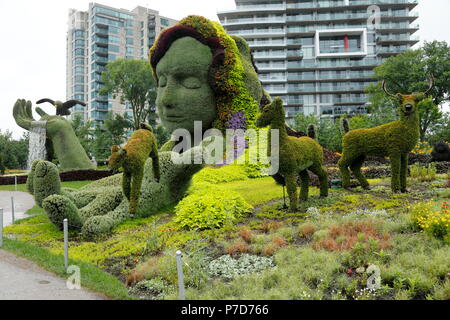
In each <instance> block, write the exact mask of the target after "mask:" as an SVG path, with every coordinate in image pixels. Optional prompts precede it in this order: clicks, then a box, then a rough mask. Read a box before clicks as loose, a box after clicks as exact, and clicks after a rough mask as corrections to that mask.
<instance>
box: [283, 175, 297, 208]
mask: <svg viewBox="0 0 450 320" xmlns="http://www.w3.org/2000/svg"><path fill="white" fill-rule="evenodd" d="M296 180H297V175H296V174H290V175H287V176H286V187H287V193H288V196H289V208H290V210H291V211H296V210H297V201H298V200H297V199H298V196H297V181H296Z"/></svg>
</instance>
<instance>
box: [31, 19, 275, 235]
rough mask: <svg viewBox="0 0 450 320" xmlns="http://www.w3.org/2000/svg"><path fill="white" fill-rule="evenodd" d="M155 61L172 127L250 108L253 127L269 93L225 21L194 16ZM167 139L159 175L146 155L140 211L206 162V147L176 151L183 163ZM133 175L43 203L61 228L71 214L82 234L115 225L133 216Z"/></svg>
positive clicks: (216, 123)
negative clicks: (261, 103) (227, 30)
mask: <svg viewBox="0 0 450 320" xmlns="http://www.w3.org/2000/svg"><path fill="white" fill-rule="evenodd" d="M150 60H151V63H152V68H153V72H154V76H155V78H156V80H157V83H158V89H157V99H156V105H157V107H158V111H159V114H160V117H161V121H162V123H163V125H164V126H165V127H166V128H168V129H169V131H170V132H171V133H173V131H175V130H177V129H185V131H187V132H189V133H190V134H193V133H194V132H193V131H194V121H202V126H203V131H206V130H208V129H211V128H217V129H220V130H225V129H227V128H228V127H229V126H230V123H229V122H230V121H231V119H233V116H236V114H239V115H243V122H244V123H245V125H246V126H248V127H252V126H253V127H254V120H255V117H256V114H257V112H258V106H259V103H260V101H261V99H262V97H263V96H266V93H265V92H264V90H263V88H262V85H261V83H260V81H259V79H258V77H257V74H256V71H255V69H254V68H253V64H252V61H251V54H250V49H249V47H248V45H247V44H246V42H245V40H243V39H241V38H239V37H231V36H229V35H228V34H226V32H225V30H224V29H223V27H222V26H221V25H220V24H218V23H215V22H212V21H209V20H207V19H205V18H203V17H198V16H189V17H187V18H185V19H183V20H181V21H180V22H179V24H177V25H176V26H174V27H171V28H166V29H165V30H164V31H163V32H162V33H161V34H160V37H159V38H158V39H157V41H155V44H154V46H153V47H152V50H151V54H150ZM266 99H267V96H266ZM243 129H245V128H243ZM166 146H169V147H163V148H161V150H160V152H159V155H158V156H159V166H160V171H161V174H160V176H161V178H160V180H159V182H158V181H157V179H156V178H157V177H156V174H155V173H154V172H155V168H154V163H155V162H156V161H153V159H152V158H148V159H147V161H146V162H145V166H144V174H143V180H142V186H141V192H140V197H139V199H138V200H136V207H135V208H134V209H132V208H130V209H131V210H133V211H135V212H136V214H137V215H139V216H146V215H150V214H153V213H155V212H158V211H159V210H162V209H164V208H166V207H169V206H172V205H174V204H176V203H177V202H178V201H180V200H181V199H182V198H183V196H184V195H185V192H186V190H187V188H188V187H189V184H190V181H191V177H192V175H194V174H195V173H196V172H198V171H199V170H201V169H202V168H203V164H202V159H197V158H196V157H197V156H198V155H200V156H201V155H202V150H199V149H198V148H202V147H201V146H195V147H192V148H191V149H189V150H187V151H185V152H183V153H181V154H178V155H175V157H176V158H177V160H180V161H177V162H176V163H174V162H173V161H172V159H173V158H175V157H173V155H174V154H175V153H174V152H172V148H170V144H167V145H166ZM117 155H118V154H116V156H117ZM147 156H148V154H147ZM180 156H181V158H183V159H186V160H183V159H180V158H179V157H180ZM118 162H121V161H118ZM125 163H126V161H125ZM124 167H125V165H124ZM129 169H130V170H131V167H130V168H129ZM127 180H129V178H128V177H127V176H126V174H124V175H122V174H118V175H115V176H112V177H109V178H105V179H102V180H99V181H95V182H93V183H91V184H89V185H87V186H85V187H83V188H81V189H79V190H67V189H63V190H61V192H60V193H59V194H53V195H51V196H49V197H47V198H46V199H45V200H44V201H43V203H42V207H43V208H44V209H45V211H46V212H47V214H48V216H49V217H50V219H51V220H52V221H53V222H54V223H55V224H56V225H58V226H60V227H61V226H62V219H63V218H64V217H66V218H68V219H69V220H70V221H72V223H71V225H72V226H74V225H75V226H76V227H79V228H81V230H82V232H83V233H101V232H108V231H111V230H112V228H114V227H115V226H117V225H118V224H119V223H121V222H122V221H123V220H124V219H127V218H128V217H129V216H130V215H129V210H128V205H129V202H128V201H127V200H126V199H124V194H123V193H125V195H126V193H127V192H128V191H127V190H130V198H132V194H133V189H134V184H133V183H131V187H130V188H129V187H127V186H128V182H127ZM30 182H31V181H30ZM121 184H122V185H124V188H121V187H120V185H121ZM122 189H123V190H124V192H122ZM130 204H131V201H130Z"/></svg>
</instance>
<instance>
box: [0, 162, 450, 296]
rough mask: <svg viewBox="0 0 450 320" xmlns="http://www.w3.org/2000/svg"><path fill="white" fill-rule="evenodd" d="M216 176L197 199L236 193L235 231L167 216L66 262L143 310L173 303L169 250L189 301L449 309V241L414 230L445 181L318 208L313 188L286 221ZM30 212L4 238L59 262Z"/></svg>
mask: <svg viewBox="0 0 450 320" xmlns="http://www.w3.org/2000/svg"><path fill="white" fill-rule="evenodd" d="M211 170H217V171H214V173H215V174H214V175H210V174H209V171H211ZM222 170H230V168H226V167H224V168H221V169H211V168H210V169H204V171H202V172H200V173H199V174H201V176H199V174H198V176H196V177H194V187H196V186H197V187H202V184H204V183H207V180H208V179H209V178H208V176H211V177H214V179H215V180H214V185H215V187H219V188H221V190H228V191H230V192H237V193H238V194H239V195H240V196H241V197H242V198H243V199H244V200H245V201H246V202H247V203H248V204H249V205H251V206H252V207H253V209H252V210H251V212H250V213H249V214H247V215H245V216H243V217H242V218H239V219H238V220H237V221H236V222H235V223H232V224H225V225H223V226H222V227H221V228H213V229H204V230H188V229H184V228H180V226H179V224H177V223H176V222H175V219H174V218H175V216H176V214H175V212H176V209H175V208H167V209H166V210H163V211H162V212H160V213H158V214H155V215H153V216H151V217H147V218H138V219H135V220H130V221H128V222H125V223H124V224H122V225H121V226H119V227H117V228H115V229H114V231H113V232H112V233H111V234H109V235H102V236H95V237H87V236H83V235H81V234H78V233H77V232H76V231H73V232H72V233H71V236H70V256H71V258H72V259H74V260H75V261H80V262H83V263H88V264H91V265H94V266H96V267H98V268H101V269H103V270H104V271H106V272H108V273H110V274H112V275H113V276H115V277H116V278H117V279H118V280H120V281H121V282H122V283H123V284H124V285H128V288H129V292H130V294H131V295H133V296H135V297H136V298H140V299H177V272H176V264H175V255H174V254H175V251H176V250H182V252H183V259H184V262H185V263H186V265H185V268H184V271H185V281H186V286H187V291H186V295H187V298H188V299H250V300H253V299H350V300H353V299H450V277H449V276H448V273H449V272H450V259H449V258H448V257H450V245H449V243H448V239H447V238H446V239H440V238H436V237H434V236H433V235H432V233H427V232H424V231H422V229H421V228H420V227H419V226H418V225H417V224H415V223H414V219H413V212H416V211H417V210H419V211H420V210H422V209H420V208H421V205H424V206H425V207H424V208H428V209H426V210H440V206H442V205H443V203H444V201H445V200H446V199H448V197H449V195H450V192H449V190H450V189H449V188H445V185H446V181H447V179H448V177H447V176H445V175H438V176H436V178H435V179H434V180H432V181H419V180H414V181H412V180H411V179H409V181H408V184H409V187H410V189H411V190H410V193H407V194H392V193H391V191H390V186H389V179H376V180H371V181H370V182H371V184H372V190H370V191H365V190H364V191H363V190H362V189H361V188H356V189H354V190H352V191H346V190H342V189H338V190H331V192H330V196H329V197H328V198H325V199H319V198H318V189H317V188H315V187H312V188H311V190H310V199H309V200H308V201H306V202H303V203H301V206H300V209H299V211H298V212H288V211H286V210H284V209H282V205H283V198H282V197H283V190H282V188H281V187H280V186H278V185H276V184H275V183H274V182H273V180H272V178H270V177H263V178H256V179H249V178H246V177H245V176H243V175H242V174H241V173H239V174H234V175H230V174H226V175H225V174H224V175H221V174H220V172H221V171H222ZM230 176H232V177H233V178H232V179H229V177H230ZM221 177H222V178H223V179H221ZM206 190H207V191H206V193H211V192H213V191H212V190H213V189H212V186H211V188H210V189H209V190H208V189H206ZM430 208H431V209H430ZM424 210H425V209H424ZM34 211H35V212H36V214H37V215H36V216H35V217H32V218H29V219H26V220H23V221H19V222H17V223H16V224H15V225H14V226H10V227H7V228H5V234H6V235H7V236H8V237H13V238H15V239H17V240H20V241H21V242H26V243H29V244H32V245H34V246H37V247H40V248H43V249H46V250H48V251H49V252H50V253H52V254H54V255H57V256H61V255H62V254H63V241H62V233H61V232H60V231H59V230H58V229H57V228H56V227H54V226H53V224H51V223H50V222H49V220H48V218H47V217H46V216H45V214H43V213H42V210H38V211H36V210H34ZM420 212H421V211H420ZM372 264H373V265H375V266H376V267H378V268H379V270H380V277H381V288H379V289H378V290H376V291H371V290H367V280H368V278H369V277H370V274H368V273H367V270H366V269H367V268H368V267H369V266H370V265H372Z"/></svg>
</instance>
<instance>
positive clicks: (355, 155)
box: [338, 76, 434, 193]
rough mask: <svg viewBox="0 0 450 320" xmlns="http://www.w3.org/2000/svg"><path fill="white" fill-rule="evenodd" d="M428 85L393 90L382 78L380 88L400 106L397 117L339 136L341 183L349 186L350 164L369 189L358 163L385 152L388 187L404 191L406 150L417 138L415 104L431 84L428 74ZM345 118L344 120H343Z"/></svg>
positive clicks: (411, 147) (357, 176)
mask: <svg viewBox="0 0 450 320" xmlns="http://www.w3.org/2000/svg"><path fill="white" fill-rule="evenodd" d="M429 82H430V87H429V89H428V90H427V91H426V92H424V93H414V94H409V95H408V94H400V93H398V94H392V93H390V92H389V91H388V90H387V88H386V81H383V90H384V91H385V92H386V94H388V95H389V96H390V97H392V98H394V99H395V100H396V102H397V103H398V106H399V111H400V119H399V120H397V121H393V122H390V123H386V124H384V125H381V126H378V127H375V128H370V129H357V130H352V131H349V130H348V124H346V125H344V128H345V129H344V130H345V131H346V133H345V135H344V137H343V140H342V157H341V159H340V160H339V162H338V164H339V169H340V171H341V175H342V186H343V187H344V188H346V189H348V188H349V187H350V172H349V169H348V168H349V167H350V169H351V170H352V172H353V174H354V175H355V177H356V179H358V181H359V183H360V184H361V186H362V187H363V188H364V189H369V183H368V182H367V179H366V178H365V177H364V175H363V174H362V172H361V167H362V165H363V163H364V160H365V158H366V157H367V156H382V157H385V156H388V157H389V159H390V161H391V171H392V177H391V189H392V191H393V192H395V193H400V192H402V193H405V192H407V190H406V175H407V171H408V154H409V153H410V152H411V150H412V149H413V148H414V146H415V145H416V144H417V142H418V140H419V135H420V134H419V124H420V117H419V110H418V104H419V102H420V101H422V100H423V99H424V98H425V97H426V96H427V94H428V93H430V91H431V90H432V88H433V86H434V78H433V77H432V76H431V77H430V81H429ZM344 121H346V120H344Z"/></svg>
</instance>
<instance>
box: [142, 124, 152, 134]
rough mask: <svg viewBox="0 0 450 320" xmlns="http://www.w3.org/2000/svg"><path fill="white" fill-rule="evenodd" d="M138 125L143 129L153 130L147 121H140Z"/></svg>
mask: <svg viewBox="0 0 450 320" xmlns="http://www.w3.org/2000/svg"><path fill="white" fill-rule="evenodd" d="M139 127H140V128H141V129H144V130H148V131H150V132H153V129H152V126H151V125H149V124H148V123H147V122H141V124H140V125H139Z"/></svg>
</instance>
